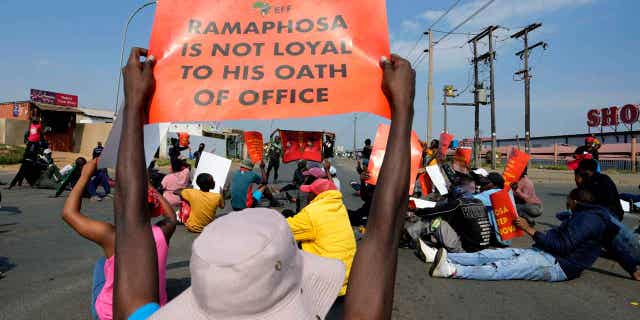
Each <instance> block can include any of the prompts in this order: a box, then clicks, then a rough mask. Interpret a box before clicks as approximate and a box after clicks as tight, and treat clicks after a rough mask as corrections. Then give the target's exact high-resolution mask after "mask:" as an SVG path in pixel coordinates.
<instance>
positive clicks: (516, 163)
mask: <svg viewBox="0 0 640 320" xmlns="http://www.w3.org/2000/svg"><path fill="white" fill-rule="evenodd" d="M529 159H531V156H530V155H528V154H527V153H525V152H523V151H520V150H518V149H515V148H514V149H511V154H510V155H509V160H507V165H506V166H505V168H504V172H503V173H502V178H503V179H504V183H505V186H509V185H510V184H511V183H513V182H518V181H520V177H521V176H522V173H523V172H524V169H525V168H526V167H527V165H528V164H529Z"/></svg>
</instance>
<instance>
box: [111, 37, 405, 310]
mask: <svg viewBox="0 0 640 320" xmlns="http://www.w3.org/2000/svg"><path fill="white" fill-rule="evenodd" d="M146 56H147V50H146V49H141V48H133V49H132V51H131V55H130V58H129V62H128V63H127V66H126V67H125V68H124V87H125V97H126V99H125V108H124V110H123V116H124V117H125V121H124V123H123V130H122V131H123V135H122V141H121V144H120V152H119V153H118V168H117V173H118V179H117V181H118V184H119V185H118V188H117V192H118V193H117V196H116V205H115V208H116V209H115V210H114V217H115V219H116V221H118V222H120V223H121V224H122V226H119V227H118V230H117V231H118V235H117V237H116V251H117V252H118V259H116V265H117V268H116V269H115V270H116V287H115V288H116V290H114V293H115V295H114V299H113V301H114V308H113V309H114V312H115V315H116V318H118V319H147V318H149V317H152V316H154V312H159V313H157V314H156V315H155V317H154V319H175V318H177V317H180V318H195V319H221V318H222V319H224V318H227V319H228V318H233V319H322V318H323V317H324V313H325V312H326V310H328V308H329V307H330V306H331V304H332V303H333V301H334V300H335V298H336V295H337V293H338V292H339V290H340V286H341V284H342V282H343V280H344V271H345V269H344V266H343V265H342V264H341V263H340V261H337V260H331V259H323V258H321V257H317V256H314V255H311V254H307V253H304V252H300V251H298V250H297V249H296V245H295V243H294V241H293V236H292V235H291V232H290V229H289V227H288V226H287V224H286V223H285V220H284V218H283V217H281V216H280V215H279V214H278V213H275V212H274V211H270V210H267V209H251V210H244V211H242V212H236V213H231V214H230V215H228V216H225V217H222V218H220V219H218V220H216V221H214V222H213V223H211V224H210V225H209V226H207V227H206V228H205V230H204V233H203V234H201V235H200V237H199V238H198V239H197V240H196V241H195V242H194V248H193V250H192V253H193V254H192V258H191V264H190V268H191V272H192V276H193V277H194V281H192V283H193V286H192V287H191V288H190V289H189V290H187V291H185V292H184V293H182V294H181V295H180V296H179V297H178V298H176V299H175V300H174V301H172V302H171V303H170V304H169V305H167V306H166V310H163V309H159V306H158V304H157V301H158V297H157V275H158V272H157V267H156V266H155V263H156V261H155V260H156V258H155V256H156V254H155V250H154V246H153V241H152V233H151V230H150V228H149V220H148V217H147V216H146V215H143V217H144V218H142V219H141V218H140V212H141V211H145V210H147V209H145V207H144V206H143V205H142V204H143V202H144V201H143V198H144V197H143V196H142V195H143V194H144V191H145V188H146V185H144V184H141V183H138V180H140V178H143V177H144V174H145V173H144V167H145V165H144V157H143V152H142V151H143V139H142V123H143V121H142V120H143V117H144V116H145V110H147V107H148V105H149V103H150V98H151V96H152V95H153V92H154V89H155V86H154V77H153V66H154V63H155V59H154V58H153V57H149V58H148V59H146V60H145V61H144V62H142V61H141V57H146ZM382 68H383V81H382V89H383V92H384V93H385V95H386V97H387V99H388V100H389V104H390V106H391V118H392V122H391V129H390V133H389V139H390V140H391V141H394V143H389V144H388V145H387V151H386V155H385V161H384V164H383V165H382V167H381V169H380V175H379V180H378V187H377V188H378V189H377V190H378V192H376V194H375V195H374V198H373V205H372V213H371V217H372V219H371V221H370V222H369V225H368V229H367V237H366V238H365V239H364V240H363V243H362V245H361V247H360V248H359V251H358V253H357V254H356V258H355V260H354V264H353V267H352V273H351V277H350V286H349V291H348V293H347V298H346V299H345V302H344V307H345V309H344V317H343V319H391V312H392V307H393V292H394V286H395V277H396V268H397V255H398V243H399V239H400V232H401V229H402V222H403V215H400V214H398V212H406V210H407V205H408V204H407V194H408V190H409V180H410V179H409V171H410V161H409V159H410V157H409V155H410V144H409V141H410V139H409V138H410V135H411V123H412V120H413V98H414V96H415V70H413V69H412V68H411V65H410V63H409V62H408V61H407V60H405V59H402V58H400V57H399V56H396V55H392V56H391V58H390V59H387V58H384V59H383V60H382ZM125 164H126V165H125ZM263 210H267V211H268V212H265V211H263ZM243 215H247V217H243ZM252 221H255V222H256V223H251V222H252ZM248 225H250V226H251V227H250V230H251V232H248V233H247V235H248V237H250V238H251V240H250V241H248V240H247V238H246V237H242V238H241V240H240V241H233V239H239V237H238V233H239V232H242V231H243V230H245V229H247V228H248ZM218 226H220V227H218ZM283 229H284V230H286V232H284V231H283ZM121 230H126V232H123V231H121ZM210 230H211V232H210ZM232 230H236V231H238V232H230V231H232ZM256 233H258V234H259V236H257V235H256ZM242 234H243V235H244V234H245V233H242ZM265 238H268V239H269V240H268V241H266V240H265ZM228 239H232V240H231V241H228ZM212 247H213V249H214V250H212ZM283 247H284V248H285V249H281V248H283ZM381 252H384V254H381ZM230 265H233V266H234V267H233V268H229V267H228V266H230ZM244 267H246V269H245V268H244ZM217 270H220V271H221V272H224V276H219V275H218V273H217V272H216V271H217ZM247 270H248V272H249V273H245V272H247ZM283 271H286V272H283ZM372 275H375V276H373V277H372ZM196 279H197V280H196ZM218 288H223V289H224V290H222V291H217V289H218Z"/></svg>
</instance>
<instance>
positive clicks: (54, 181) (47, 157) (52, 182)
mask: <svg viewBox="0 0 640 320" xmlns="http://www.w3.org/2000/svg"><path fill="white" fill-rule="evenodd" d="M36 163H37V166H38V167H39V168H40V170H41V171H40V177H39V178H38V180H36V182H35V184H34V187H36V188H39V189H55V188H56V187H57V186H58V182H60V181H61V180H62V175H61V174H60V169H58V167H57V166H56V164H55V162H54V161H53V157H52V156H51V149H45V150H44V152H43V154H42V155H41V156H39V157H38V160H37V161H36Z"/></svg>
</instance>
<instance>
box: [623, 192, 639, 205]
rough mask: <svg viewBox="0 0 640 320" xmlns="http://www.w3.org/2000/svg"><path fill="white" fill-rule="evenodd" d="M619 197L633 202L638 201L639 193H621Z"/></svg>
mask: <svg viewBox="0 0 640 320" xmlns="http://www.w3.org/2000/svg"><path fill="white" fill-rule="evenodd" d="M620 199H622V200H624V201H628V202H631V203H632V204H633V203H636V202H640V194H631V193H621V194H620Z"/></svg>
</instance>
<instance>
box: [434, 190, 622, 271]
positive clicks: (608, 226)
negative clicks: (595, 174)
mask: <svg viewBox="0 0 640 320" xmlns="http://www.w3.org/2000/svg"><path fill="white" fill-rule="evenodd" d="M580 192H584V191H583V190H580V189H574V190H573V191H571V193H570V195H569V197H568V201H570V200H571V199H576V198H580V196H579V195H577V194H579V193H580ZM575 210H576V211H575V212H573V214H572V215H571V217H570V218H569V219H568V220H567V221H565V222H563V223H562V224H561V225H560V226H559V227H556V228H553V229H551V230H549V231H547V232H540V231H536V230H535V229H534V228H533V227H531V226H530V225H529V223H528V222H527V220H526V219H524V218H518V219H517V220H515V221H514V224H515V225H516V226H517V227H518V228H520V229H522V230H523V231H524V232H525V233H527V234H528V235H529V236H531V237H532V239H533V241H534V242H535V244H534V247H533V248H531V249H516V248H505V249H495V250H483V251H479V252H476V253H451V254H447V252H446V250H444V249H439V250H438V251H437V254H435V258H434V263H433V265H432V266H431V269H430V271H429V273H430V275H431V276H433V277H440V278H449V277H451V278H458V279H476V280H517V279H519V280H541V281H565V280H571V279H575V278H577V277H579V276H580V274H581V273H582V271H584V270H585V269H587V268H589V267H591V266H592V265H593V263H594V262H595V261H596V260H597V259H598V257H599V256H600V252H601V250H602V248H603V245H604V244H605V243H607V242H608V241H610V239H611V238H612V237H613V235H615V234H616V232H617V230H618V228H617V227H616V226H615V225H614V224H612V223H611V222H610V220H609V217H608V215H609V213H608V212H607V211H606V210H602V209H599V208H597V207H582V206H576V207H575ZM431 252H432V253H434V252H435V250H432V251H431Z"/></svg>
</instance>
